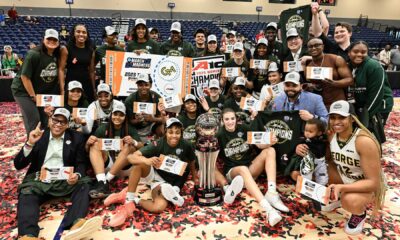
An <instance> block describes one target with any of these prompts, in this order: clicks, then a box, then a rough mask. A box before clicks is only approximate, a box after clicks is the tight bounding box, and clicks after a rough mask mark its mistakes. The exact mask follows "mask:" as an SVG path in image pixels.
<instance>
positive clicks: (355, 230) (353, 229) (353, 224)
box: [344, 213, 367, 235]
mask: <svg viewBox="0 0 400 240" xmlns="http://www.w3.org/2000/svg"><path fill="white" fill-rule="evenodd" d="M364 214H365V215H364V218H362V217H360V216H357V215H351V217H350V219H349V221H347V223H346V226H345V228H344V231H345V232H346V233H347V234H350V235H357V234H360V233H361V232H362V230H363V226H364V223H365V220H366V219H367V214H366V213H364Z"/></svg>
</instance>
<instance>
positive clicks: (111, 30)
mask: <svg viewBox="0 0 400 240" xmlns="http://www.w3.org/2000/svg"><path fill="white" fill-rule="evenodd" d="M104 31H105V32H106V34H107V36H111V35H115V34H118V32H117V31H116V30H115V28H113V27H112V26H106V27H105V28H104Z"/></svg>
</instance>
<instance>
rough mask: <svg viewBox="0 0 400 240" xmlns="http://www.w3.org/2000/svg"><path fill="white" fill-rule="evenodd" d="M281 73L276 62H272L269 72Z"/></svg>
mask: <svg viewBox="0 0 400 240" xmlns="http://www.w3.org/2000/svg"><path fill="white" fill-rule="evenodd" d="M276 71H279V68H278V65H277V64H276V62H271V63H270V64H269V66H268V72H276Z"/></svg>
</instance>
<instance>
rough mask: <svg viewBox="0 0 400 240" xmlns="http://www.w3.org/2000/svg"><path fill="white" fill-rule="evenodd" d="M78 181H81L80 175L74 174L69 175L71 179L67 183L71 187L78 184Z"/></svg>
mask: <svg viewBox="0 0 400 240" xmlns="http://www.w3.org/2000/svg"><path fill="white" fill-rule="evenodd" d="M78 179H79V177H78V174H76V173H72V174H70V175H69V178H68V179H67V183H68V184H69V185H75V184H76V183H77V182H78Z"/></svg>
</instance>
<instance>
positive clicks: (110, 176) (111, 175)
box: [106, 172, 115, 182]
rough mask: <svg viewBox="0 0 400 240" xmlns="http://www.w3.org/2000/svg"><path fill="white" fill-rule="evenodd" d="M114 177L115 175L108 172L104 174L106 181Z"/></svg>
mask: <svg viewBox="0 0 400 240" xmlns="http://www.w3.org/2000/svg"><path fill="white" fill-rule="evenodd" d="M114 178H115V175H113V174H111V173H110V172H108V173H107V175H106V180H107V182H110V181H111V180H113V179H114Z"/></svg>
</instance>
